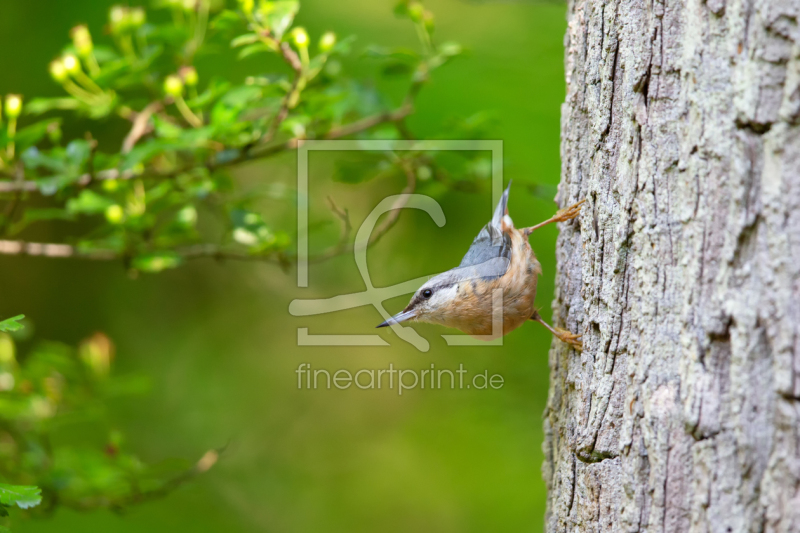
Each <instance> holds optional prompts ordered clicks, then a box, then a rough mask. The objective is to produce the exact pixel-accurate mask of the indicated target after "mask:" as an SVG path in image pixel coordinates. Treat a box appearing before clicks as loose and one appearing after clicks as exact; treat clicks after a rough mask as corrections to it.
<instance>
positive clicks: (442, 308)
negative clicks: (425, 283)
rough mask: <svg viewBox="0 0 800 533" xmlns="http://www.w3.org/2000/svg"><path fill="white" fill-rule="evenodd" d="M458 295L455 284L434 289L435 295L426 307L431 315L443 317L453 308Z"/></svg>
mask: <svg viewBox="0 0 800 533" xmlns="http://www.w3.org/2000/svg"><path fill="white" fill-rule="evenodd" d="M457 295H458V290H457V288H456V286H455V285H453V286H450V287H442V288H441V289H438V290H436V291H434V293H433V296H432V297H431V299H430V300H429V301H428V303H427V305H426V307H427V308H428V312H429V313H430V314H431V315H434V316H438V317H442V316H444V315H446V314H447V313H448V312H450V310H451V309H452V304H453V302H454V301H455V299H456V297H457Z"/></svg>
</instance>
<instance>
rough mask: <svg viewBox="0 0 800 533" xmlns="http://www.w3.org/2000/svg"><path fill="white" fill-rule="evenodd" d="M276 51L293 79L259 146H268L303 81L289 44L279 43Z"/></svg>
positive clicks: (284, 118)
mask: <svg viewBox="0 0 800 533" xmlns="http://www.w3.org/2000/svg"><path fill="white" fill-rule="evenodd" d="M266 33H267V35H266V37H269V32H266ZM278 49H279V50H280V53H281V57H283V59H284V61H286V63H287V64H288V65H289V66H290V67H291V68H292V70H293V71H294V79H293V80H292V86H291V88H290V89H289V91H288V92H287V93H286V96H284V97H283V101H282V102H281V107H280V109H278V113H277V114H276V115H275V118H274V119H273V120H272V123H271V124H270V125H269V130H268V131H267V133H266V134H265V135H264V136H263V137H262V138H261V139H260V140H259V144H269V143H270V142H272V140H273V139H274V138H275V135H276V134H277V133H278V129H279V128H280V127H281V124H283V121H284V120H286V117H288V116H289V109H290V108H292V107H293V105H292V102H293V101H294V100H296V99H297V97H298V94H297V93H298V92H299V91H300V81H301V80H302V79H303V63H302V62H301V61H300V58H299V57H297V53H296V52H295V51H294V50H292V47H291V46H289V43H286V42H283V43H281V44H280V46H279V48H278Z"/></svg>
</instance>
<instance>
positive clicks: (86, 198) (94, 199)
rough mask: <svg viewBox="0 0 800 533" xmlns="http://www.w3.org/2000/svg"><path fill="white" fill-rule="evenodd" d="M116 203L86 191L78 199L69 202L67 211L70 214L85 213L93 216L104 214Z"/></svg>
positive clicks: (71, 199)
mask: <svg viewBox="0 0 800 533" xmlns="http://www.w3.org/2000/svg"><path fill="white" fill-rule="evenodd" d="M113 204H114V202H113V201H111V200H109V199H108V198H106V197H104V196H100V195H99V194H97V193H96V192H94V191H92V190H89V189H85V190H83V191H81V194H80V196H78V197H77V198H70V199H69V200H68V201H67V211H68V212H70V213H76V214H77V213H83V214H87V215H92V214H96V213H102V212H104V211H105V210H106V209H107V208H108V207H109V206H110V205H113Z"/></svg>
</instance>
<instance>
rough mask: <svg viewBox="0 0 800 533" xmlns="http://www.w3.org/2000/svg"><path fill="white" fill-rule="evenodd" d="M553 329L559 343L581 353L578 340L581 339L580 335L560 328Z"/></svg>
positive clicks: (580, 343)
mask: <svg viewBox="0 0 800 533" xmlns="http://www.w3.org/2000/svg"><path fill="white" fill-rule="evenodd" d="M553 329H554V330H555V336H556V337H558V339H559V340H560V341H562V342H565V343H567V344H569V345H570V346H572V347H573V348H575V349H576V350H578V351H579V352H582V351H583V343H582V342H581V341H579V340H578V339H580V338H581V337H582V335H578V334H576V333H571V332H569V331H567V330H565V329H561V328H553Z"/></svg>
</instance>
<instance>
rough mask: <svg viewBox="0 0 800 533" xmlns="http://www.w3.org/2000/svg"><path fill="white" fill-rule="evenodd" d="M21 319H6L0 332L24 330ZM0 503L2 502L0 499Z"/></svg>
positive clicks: (13, 317) (19, 316) (16, 317)
mask: <svg viewBox="0 0 800 533" xmlns="http://www.w3.org/2000/svg"><path fill="white" fill-rule="evenodd" d="M23 318H25V315H17V316H12V317H11V318H6V319H5V320H3V321H2V322H0V331H18V330H20V329H22V328H24V327H25V326H23V325H22V324H20V323H19V321H20V320H22V319H23ZM0 487H2V484H0ZM0 501H2V500H1V499H0Z"/></svg>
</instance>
